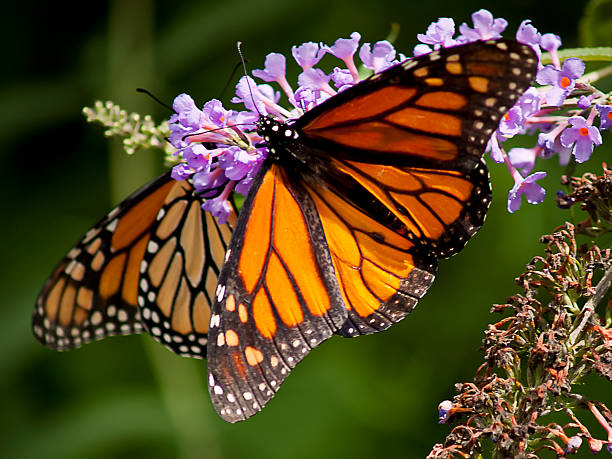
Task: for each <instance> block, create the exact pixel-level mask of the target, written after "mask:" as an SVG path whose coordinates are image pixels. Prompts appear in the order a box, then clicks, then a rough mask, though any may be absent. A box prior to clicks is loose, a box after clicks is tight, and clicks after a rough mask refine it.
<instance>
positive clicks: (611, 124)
mask: <svg viewBox="0 0 612 459" xmlns="http://www.w3.org/2000/svg"><path fill="white" fill-rule="evenodd" d="M595 107H596V108H597V112H598V113H599V121H600V123H599V130H600V131H603V130H604V129H608V130H610V131H612V105H599V104H596V105H595Z"/></svg>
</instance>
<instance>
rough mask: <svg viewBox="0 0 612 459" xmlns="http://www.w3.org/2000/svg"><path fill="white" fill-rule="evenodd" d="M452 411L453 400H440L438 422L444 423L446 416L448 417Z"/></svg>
mask: <svg viewBox="0 0 612 459" xmlns="http://www.w3.org/2000/svg"><path fill="white" fill-rule="evenodd" d="M452 411H453V402H451V401H450V400H444V401H442V402H440V404H439V405H438V423H439V424H444V423H445V422H446V421H448V418H449V417H450V415H451V413H452Z"/></svg>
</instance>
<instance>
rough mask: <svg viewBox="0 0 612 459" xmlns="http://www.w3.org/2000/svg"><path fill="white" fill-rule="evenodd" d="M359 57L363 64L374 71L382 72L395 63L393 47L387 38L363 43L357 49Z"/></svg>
mask: <svg viewBox="0 0 612 459" xmlns="http://www.w3.org/2000/svg"><path fill="white" fill-rule="evenodd" d="M359 57H360V58H361V61H362V62H363V65H364V66H365V67H367V68H369V69H372V70H374V73H378V72H382V71H383V70H385V69H387V68H389V67H390V66H392V65H393V64H395V62H394V59H395V48H394V47H393V45H392V44H391V43H389V42H388V41H387V40H382V41H379V42H376V43H374V46H373V47H371V46H370V43H364V44H363V45H362V46H361V49H360V50H359Z"/></svg>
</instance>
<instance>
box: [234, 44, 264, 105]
mask: <svg viewBox="0 0 612 459" xmlns="http://www.w3.org/2000/svg"><path fill="white" fill-rule="evenodd" d="M236 47H237V48H238V55H239V56H240V62H242V69H243V70H244V76H245V77H246V82H247V86H248V87H249V94H250V95H251V102H253V107H255V110H256V111H257V114H258V115H259V116H262V115H261V113H259V110H258V109H257V104H256V103H255V98H254V97H253V91H252V90H251V82H250V80H249V75H248V73H247V68H246V63H245V62H246V61H245V59H244V55H243V54H242V42H241V41H239V42H238V43H236Z"/></svg>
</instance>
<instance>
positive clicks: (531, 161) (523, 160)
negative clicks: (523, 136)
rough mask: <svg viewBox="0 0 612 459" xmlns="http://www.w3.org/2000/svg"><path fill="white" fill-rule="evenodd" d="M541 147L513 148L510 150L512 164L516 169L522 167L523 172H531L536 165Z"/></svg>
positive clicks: (509, 155)
mask: <svg viewBox="0 0 612 459" xmlns="http://www.w3.org/2000/svg"><path fill="white" fill-rule="evenodd" d="M541 149H542V148H541V147H534V148H512V149H511V150H510V151H509V152H508V159H509V161H510V164H512V166H514V167H515V168H516V169H521V173H522V174H529V173H530V172H531V171H532V170H533V168H534V167H535V163H536V159H537V158H538V151H540V150H541Z"/></svg>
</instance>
